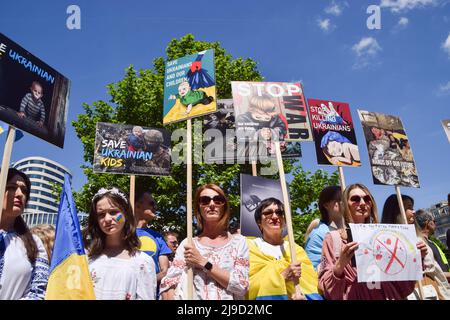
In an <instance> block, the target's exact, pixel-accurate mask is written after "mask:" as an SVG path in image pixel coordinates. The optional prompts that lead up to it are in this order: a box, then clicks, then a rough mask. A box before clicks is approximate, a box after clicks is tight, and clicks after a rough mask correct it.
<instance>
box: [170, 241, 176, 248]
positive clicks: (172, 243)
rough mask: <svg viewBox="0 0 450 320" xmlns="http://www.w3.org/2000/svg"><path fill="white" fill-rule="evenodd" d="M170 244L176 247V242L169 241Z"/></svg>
mask: <svg viewBox="0 0 450 320" xmlns="http://www.w3.org/2000/svg"><path fill="white" fill-rule="evenodd" d="M170 244H171V245H173V246H174V247H177V246H178V241H170Z"/></svg>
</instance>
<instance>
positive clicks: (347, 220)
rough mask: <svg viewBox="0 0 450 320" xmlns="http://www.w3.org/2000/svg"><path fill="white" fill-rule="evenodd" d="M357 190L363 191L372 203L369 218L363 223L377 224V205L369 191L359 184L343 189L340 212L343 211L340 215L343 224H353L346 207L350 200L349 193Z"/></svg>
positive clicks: (348, 209)
mask: <svg viewBox="0 0 450 320" xmlns="http://www.w3.org/2000/svg"><path fill="white" fill-rule="evenodd" d="M358 188H359V189H361V190H363V191H364V192H365V193H366V194H367V195H369V197H370V200H371V201H372V206H371V210H370V216H369V218H367V219H366V221H364V223H378V209H377V204H376V203H375V199H374V198H373V196H372V194H371V193H370V191H369V189H367V187H366V186H365V185H363V184H360V183H355V184H351V185H349V186H348V187H347V188H345V190H344V193H343V194H342V207H341V208H342V209H341V210H343V213H342V215H343V216H344V219H345V223H346V224H348V223H353V218H352V214H351V213H350V208H349V206H348V200H349V198H350V192H351V191H352V190H353V189H358Z"/></svg>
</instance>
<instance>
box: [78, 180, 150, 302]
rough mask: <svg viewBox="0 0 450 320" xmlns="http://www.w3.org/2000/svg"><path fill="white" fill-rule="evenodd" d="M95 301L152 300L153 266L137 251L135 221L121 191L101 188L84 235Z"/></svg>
mask: <svg viewBox="0 0 450 320" xmlns="http://www.w3.org/2000/svg"><path fill="white" fill-rule="evenodd" d="M84 238H85V242H86V248H87V250H88V257H89V271H90V274H91V277H92V281H93V283H94V291H95V296H96V298H97V300H154V299H155V297H156V272H155V264H154V262H153V260H152V258H151V257H149V256H148V255H146V254H145V253H143V252H140V251H139V250H138V248H139V246H140V241H139V238H138V237H137V235H136V222H135V220H134V217H133V211H132V208H131V206H130V203H129V201H128V198H127V197H126V196H125V194H124V193H122V192H121V191H120V190H118V189H116V188H112V189H104V188H102V189H100V190H99V192H97V194H96V195H95V196H94V198H93V200H92V206H91V210H90V213H89V220H88V227H87V229H86V230H85V232H84Z"/></svg>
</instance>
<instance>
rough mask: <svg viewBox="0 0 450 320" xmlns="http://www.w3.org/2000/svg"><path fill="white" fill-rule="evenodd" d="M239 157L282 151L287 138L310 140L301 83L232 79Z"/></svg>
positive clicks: (251, 156)
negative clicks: (277, 145) (277, 148)
mask: <svg viewBox="0 0 450 320" xmlns="http://www.w3.org/2000/svg"><path fill="white" fill-rule="evenodd" d="M231 89H232V92H233V103H234V113H235V117H236V138H237V142H238V147H239V145H241V146H245V147H242V148H239V149H238V157H245V158H248V159H252V160H256V159H257V158H260V157H259V154H269V155H271V154H272V155H273V154H275V143H274V142H275V141H279V142H280V148H281V152H282V153H283V152H284V151H285V150H286V149H287V148H288V145H287V142H288V141H295V142H303V141H312V134H311V125H310V121H309V116H308V110H307V105H306V100H305V97H304V94H303V89H302V86H301V84H300V83H286V82H246V81H232V82H231Z"/></svg>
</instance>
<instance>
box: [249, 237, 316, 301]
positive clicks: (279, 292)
mask: <svg viewBox="0 0 450 320" xmlns="http://www.w3.org/2000/svg"><path fill="white" fill-rule="evenodd" d="M247 244H248V248H249V252H250V271H249V276H250V277H249V278H250V287H249V290H248V293H247V298H248V299H249V300H255V299H256V300H287V299H289V297H290V296H292V295H293V294H294V293H295V286H294V283H293V282H292V281H287V282H286V281H285V280H284V278H283V276H282V275H281V271H283V270H284V269H286V268H287V267H288V266H289V264H290V262H291V257H290V253H289V243H288V242H287V241H285V242H284V249H285V253H286V255H285V256H284V257H283V258H282V259H280V260H276V259H275V258H273V257H271V256H268V255H265V254H264V253H262V252H261V251H260V250H259V249H258V247H257V246H256V245H255V244H254V242H253V241H252V240H251V239H250V238H248V239H247ZM295 250H296V258H297V261H298V262H301V267H302V275H301V277H300V288H301V290H302V293H303V294H304V295H305V296H306V299H308V300H323V298H322V296H321V295H320V294H319V293H318V288H317V286H318V280H317V273H316V271H315V270H314V267H313V265H312V263H311V261H310V260H309V258H308V256H307V255H306V252H305V250H303V249H302V248H301V247H300V246H298V245H295Z"/></svg>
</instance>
